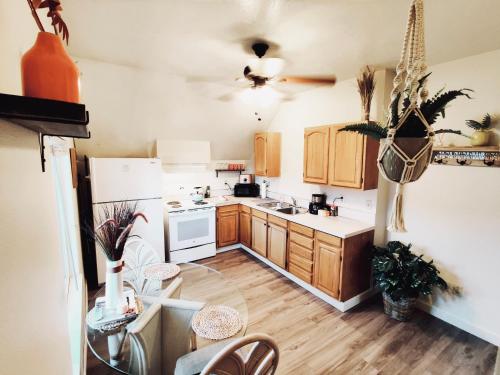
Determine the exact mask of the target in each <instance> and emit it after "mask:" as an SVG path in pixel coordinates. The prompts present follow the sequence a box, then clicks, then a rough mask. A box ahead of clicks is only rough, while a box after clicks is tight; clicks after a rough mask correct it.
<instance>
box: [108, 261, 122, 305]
mask: <svg viewBox="0 0 500 375" xmlns="http://www.w3.org/2000/svg"><path fill="white" fill-rule="evenodd" d="M122 269H123V261H122V260H121V259H120V260H116V261H113V260H106V289H105V298H106V310H108V311H110V312H115V313H118V314H121V313H123V312H124V309H126V303H125V301H124V297H123V271H122Z"/></svg>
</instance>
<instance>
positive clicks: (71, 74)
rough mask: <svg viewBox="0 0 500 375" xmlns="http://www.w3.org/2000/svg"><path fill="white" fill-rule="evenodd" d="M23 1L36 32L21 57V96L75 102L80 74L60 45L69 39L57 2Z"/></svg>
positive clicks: (49, 0)
mask: <svg viewBox="0 0 500 375" xmlns="http://www.w3.org/2000/svg"><path fill="white" fill-rule="evenodd" d="M27 2H28V6H29V8H30V10H31V15H32V16H33V19H34V20H35V23H36V25H37V27H38V30H39V33H38V36H37V38H36V41H35V44H34V46H33V47H32V48H31V49H29V50H28V51H27V52H26V53H25V54H24V55H23V57H22V59H21V76H22V87H23V95H25V96H31V97H35V98H45V99H53V100H61V101H66V102H72V103H78V102H79V101H80V89H79V77H80V73H79V72H78V68H77V67H76V64H75V63H74V62H73V60H72V59H71V57H70V56H69V55H68V53H67V52H66V49H65V48H64V45H63V41H66V43H68V41H69V31H68V27H67V25H66V23H65V22H64V20H63V19H62V17H61V12H62V6H61V2H60V1H59V0H27ZM38 9H47V17H48V18H49V19H50V26H51V28H52V30H53V33H52V32H49V31H47V30H46V29H45V27H44V26H43V23H42V21H41V20H40V17H39V16H38V13H37V10H38Z"/></svg>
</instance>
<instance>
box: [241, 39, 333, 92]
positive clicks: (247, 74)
mask: <svg viewBox="0 0 500 375" xmlns="http://www.w3.org/2000/svg"><path fill="white" fill-rule="evenodd" d="M269 48H270V43H269V42H266V41H264V40H256V41H253V42H252V43H251V50H252V51H253V52H254V54H255V56H256V58H253V59H252V60H250V61H249V62H248V65H246V66H245V68H244V69H243V77H240V78H237V79H236V80H237V81H239V82H245V81H249V82H250V87H252V88H258V87H263V86H265V85H267V84H274V83H294V84H307V85H334V84H335V82H336V81H337V78H336V77H335V76H330V77H308V76H279V73H280V72H281V71H282V70H283V68H284V66H285V60H284V59H282V58H279V57H265V55H266V52H267V51H268V50H269Z"/></svg>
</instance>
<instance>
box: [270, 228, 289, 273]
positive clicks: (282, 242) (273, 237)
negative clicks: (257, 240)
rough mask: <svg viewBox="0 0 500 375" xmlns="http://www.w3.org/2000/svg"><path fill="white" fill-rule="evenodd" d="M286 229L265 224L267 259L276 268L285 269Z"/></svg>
mask: <svg viewBox="0 0 500 375" xmlns="http://www.w3.org/2000/svg"><path fill="white" fill-rule="evenodd" d="M287 233H288V231H287V228H286V227H282V226H279V225H276V224H274V223H272V222H269V223H268V224H267V258H268V259H269V260H270V261H271V262H273V263H274V264H276V265H277V266H279V267H281V268H283V269H285V268H286V239H287Z"/></svg>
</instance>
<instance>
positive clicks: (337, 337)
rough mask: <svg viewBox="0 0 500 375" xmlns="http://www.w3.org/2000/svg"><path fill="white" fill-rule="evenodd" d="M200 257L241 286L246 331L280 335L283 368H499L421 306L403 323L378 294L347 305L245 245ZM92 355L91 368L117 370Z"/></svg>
mask: <svg viewBox="0 0 500 375" xmlns="http://www.w3.org/2000/svg"><path fill="white" fill-rule="evenodd" d="M199 263H202V264H205V265H207V266H210V267H212V268H214V269H217V270H219V271H220V272H222V273H223V274H224V276H225V277H226V278H227V279H229V280H230V281H231V282H234V283H235V284H236V285H237V286H238V287H239V288H240V290H241V292H242V293H243V295H244V296H245V299H246V301H247V304H248V317H249V321H248V323H249V325H248V330H247V333H253V332H264V333H267V334H269V335H271V336H273V337H274V338H275V339H276V341H277V342H278V345H279V348H280V363H279V367H278V371H277V373H278V374H294V375H295V374H333V373H334V374H354V373H360V374H426V375H430V374H439V375H444V374H467V375H470V374H493V368H494V365H495V358H496V355H497V348H496V347H495V346H493V345H491V344H488V343H487V342H485V341H483V340H481V339H479V338H476V337H475V336H472V335H470V334H468V333H466V332H464V331H462V330H460V329H458V328H455V327H453V326H451V325H449V324H447V323H444V322H442V321H440V320H438V319H436V318H434V317H432V316H430V315H428V314H425V313H423V312H417V313H416V314H415V316H414V319H413V320H412V321H411V322H408V323H400V322H397V321H395V320H392V319H389V318H388V317H386V316H385V315H384V313H383V307H382V304H381V302H380V300H379V299H378V298H374V299H372V300H371V301H368V302H366V303H364V304H363V305H361V306H358V307H357V308H355V309H353V310H351V311H349V312H347V313H341V312H339V311H338V310H336V309H334V308H333V307H331V306H330V305H328V304H326V303H325V302H323V301H322V300H320V299H318V298H317V297H315V296H313V295H312V294H310V293H309V292H307V291H305V290H304V289H302V288H301V287H299V286H297V285H296V284H295V283H293V282H291V281H289V280H288V279H286V278H285V277H283V276H282V275H280V274H279V273H278V272H276V271H274V270H273V269H271V268H269V267H268V266H266V265H265V264H263V263H261V262H260V261H258V260H256V259H255V258H253V257H252V256H251V255H248V254H247V253H245V252H244V251H242V250H233V251H230V252H226V253H222V254H218V255H217V256H216V257H215V258H211V259H207V260H203V261H201V262H199ZM88 359H89V361H88V374H113V372H112V371H111V370H108V368H107V367H106V366H105V365H103V364H100V363H99V362H98V361H97V360H95V358H93V355H92V353H89V358H88Z"/></svg>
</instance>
